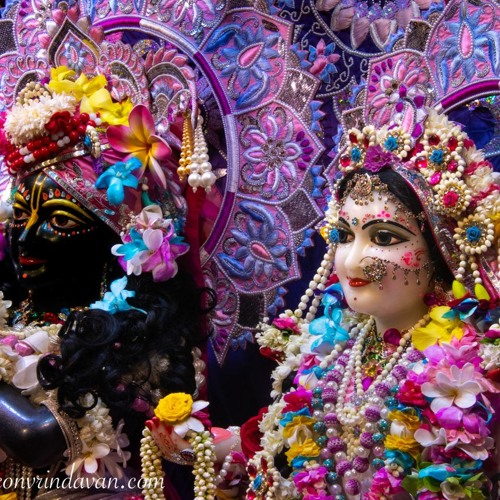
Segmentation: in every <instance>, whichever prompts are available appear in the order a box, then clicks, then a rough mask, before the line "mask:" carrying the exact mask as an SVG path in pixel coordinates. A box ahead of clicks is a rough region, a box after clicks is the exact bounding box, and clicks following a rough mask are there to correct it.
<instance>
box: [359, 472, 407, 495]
mask: <svg viewBox="0 0 500 500" xmlns="http://www.w3.org/2000/svg"><path fill="white" fill-rule="evenodd" d="M401 481H402V479H400V478H397V477H394V476H393V475H392V474H389V473H388V472H387V469H386V468H385V467H382V468H381V469H379V470H378V471H377V472H376V473H375V475H374V476H373V481H372V485H371V488H370V492H369V493H368V494H367V496H366V497H364V498H366V500H380V498H381V497H386V498H393V496H394V495H395V494H396V493H401V492H403V491H404V490H403V488H401Z"/></svg>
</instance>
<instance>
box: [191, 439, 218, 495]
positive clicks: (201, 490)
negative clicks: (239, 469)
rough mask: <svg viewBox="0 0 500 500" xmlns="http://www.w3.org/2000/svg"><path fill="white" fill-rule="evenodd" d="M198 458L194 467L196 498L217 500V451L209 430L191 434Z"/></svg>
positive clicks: (192, 444)
mask: <svg viewBox="0 0 500 500" xmlns="http://www.w3.org/2000/svg"><path fill="white" fill-rule="evenodd" d="M189 443H190V444H191V446H192V447H193V450H194V452H195V455H196V458H195V463H194V467H193V474H194V493H195V497H194V500H215V466H214V465H215V451H214V443H213V439H212V436H211V434H210V432H209V431H203V432H198V433H196V434H194V433H193V434H191V435H190V436H189Z"/></svg>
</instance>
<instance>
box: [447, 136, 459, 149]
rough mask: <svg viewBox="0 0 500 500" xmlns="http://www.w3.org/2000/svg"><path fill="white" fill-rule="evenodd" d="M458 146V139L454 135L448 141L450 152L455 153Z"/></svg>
mask: <svg viewBox="0 0 500 500" xmlns="http://www.w3.org/2000/svg"><path fill="white" fill-rule="evenodd" d="M457 146H458V139H457V138H456V137H455V136H454V135H452V136H451V137H450V138H449V139H448V148H449V149H450V151H455V149H457Z"/></svg>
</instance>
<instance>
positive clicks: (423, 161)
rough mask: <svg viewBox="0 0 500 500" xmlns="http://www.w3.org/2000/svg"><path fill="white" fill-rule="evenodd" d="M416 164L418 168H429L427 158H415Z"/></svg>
mask: <svg viewBox="0 0 500 500" xmlns="http://www.w3.org/2000/svg"><path fill="white" fill-rule="evenodd" d="M415 166H416V167H417V168H427V160H426V159H425V158H422V157H420V158H417V159H416V160H415Z"/></svg>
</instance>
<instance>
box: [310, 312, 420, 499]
mask: <svg viewBox="0 0 500 500" xmlns="http://www.w3.org/2000/svg"><path fill="white" fill-rule="evenodd" d="M428 319H429V317H428V315H426V316H424V317H423V318H422V319H421V320H420V321H418V322H417V323H416V324H415V325H414V326H413V327H412V328H410V329H409V330H408V331H407V332H406V333H405V334H404V335H403V336H402V338H401V340H400V344H399V347H398V348H397V349H396V350H395V351H394V353H393V354H392V355H391V357H390V358H389V360H388V361H387V363H386V365H385V366H384V368H383V369H382V370H381V373H380V374H379V375H378V376H377V377H376V379H375V380H374V381H373V383H372V384H371V385H370V387H369V388H368V389H367V390H366V391H365V390H364V389H363V385H362V362H361V353H362V350H363V346H364V342H365V339H366V337H367V335H368V334H369V332H370V331H371V330H372V328H373V326H374V325H375V320H374V319H373V318H369V319H368V320H366V321H365V322H363V323H359V324H357V325H356V326H353V327H351V328H350V331H349V336H350V339H351V340H350V341H349V342H348V343H347V347H346V349H345V350H344V351H343V352H341V349H335V350H333V351H332V353H331V354H330V355H329V356H327V357H328V358H330V359H328V360H326V359H324V360H323V362H322V363H321V364H320V367H321V368H322V369H323V370H325V373H324V376H323V377H322V379H321V381H320V384H319V386H320V387H321V388H318V390H317V397H320V398H322V399H323V405H322V409H320V408H319V407H318V406H316V408H317V410H316V411H315V412H314V417H315V418H316V419H317V424H316V426H317V430H319V429H322V431H323V432H320V434H322V436H320V438H319V440H318V444H319V445H320V446H321V447H322V451H321V457H322V463H323V465H324V466H326V467H327V469H329V470H330V471H331V472H329V474H328V476H329V478H328V483H329V484H330V485H331V486H330V491H332V492H335V494H339V493H341V492H342V490H344V491H345V492H346V493H348V494H353V495H356V494H358V493H359V491H360V487H361V486H360V483H359V478H360V475H361V474H363V473H365V472H366V471H367V470H368V469H369V464H370V461H369V460H370V456H373V457H374V461H373V462H374V463H373V465H374V466H376V467H379V466H382V465H383V460H381V458H380V457H381V456H382V454H383V447H382V446H381V443H382V442H383V438H384V435H383V432H384V431H387V430H388V428H389V422H388V421H387V420H385V419H386V418H387V416H388V414H389V409H388V408H385V403H386V402H387V399H386V398H387V397H389V396H390V388H391V387H392V386H394V385H396V384H397V383H398V380H400V379H402V378H404V377H405V375H406V371H407V370H406V368H405V365H408V364H409V363H411V362H412V360H411V358H412V353H413V351H414V348H413V346H411V345H409V343H410V341H411V336H412V333H413V330H414V329H415V328H419V327H422V326H424V325H425V324H426V323H427V322H428ZM353 338H356V340H355V341H354V344H353ZM349 344H350V345H351V346H352V347H350V345H349ZM409 358H410V359H409ZM325 361H327V363H328V366H326V363H325ZM413 361H414V360H413ZM353 377H354V386H355V387H354V389H355V390H354V393H353V394H352V397H351V400H350V401H349V402H348V403H346V393H347V390H348V387H349V385H350V383H351V382H352V380H353ZM337 387H338V391H337V390H336V388H337ZM335 393H336V398H335V397H334V395H335ZM335 399H336V404H335ZM323 433H324V434H323ZM377 443H378V444H377ZM375 462H377V463H375ZM334 471H335V472H334ZM339 480H340V481H341V483H342V486H341V484H339V483H338V482H337V481H339Z"/></svg>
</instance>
